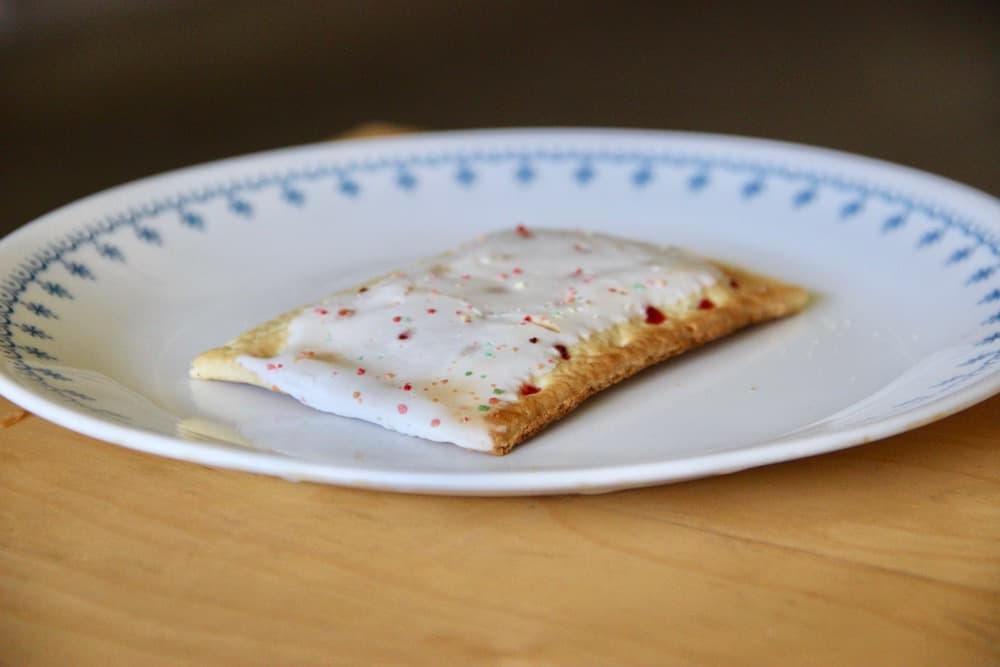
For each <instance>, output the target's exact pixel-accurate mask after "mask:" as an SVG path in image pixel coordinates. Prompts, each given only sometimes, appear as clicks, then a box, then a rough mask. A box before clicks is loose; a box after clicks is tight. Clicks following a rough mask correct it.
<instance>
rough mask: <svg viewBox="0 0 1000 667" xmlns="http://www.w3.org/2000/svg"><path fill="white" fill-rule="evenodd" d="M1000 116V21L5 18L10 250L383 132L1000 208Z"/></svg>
mask: <svg viewBox="0 0 1000 667" xmlns="http://www.w3.org/2000/svg"><path fill="white" fill-rule="evenodd" d="M998 100H1000V3H998V2H972V1H962V0H952V1H951V2H948V3H943V2H921V1H913V2H894V1H892V0H889V1H883V2H870V1H867V2H856V1H852V0H841V1H839V2H836V1H830V0H817V1H816V2H801V1H800V2H760V3H750V2H747V3H717V4H716V3H710V2H679V3H674V2H638V1H637V2H632V1H629V0H619V1H617V2H598V1H595V0H573V1H569V0H520V1H518V0H511V1H506V2H501V1H499V0H480V1H479V2H460V1H458V0H422V1H417V0H357V1H355V2H335V1H331V2H238V1H229V2H227V1H217V2H210V1H199V0H0V196H2V202H3V203H2V206H0V234H2V233H6V232H7V231H10V230H11V229H13V228H15V227H17V226H19V225H21V224H23V223H25V222H27V221H29V220H31V219H32V218H34V217H36V216H38V215H41V214H42V213H45V212H46V211H48V210H51V209H53V208H55V207H57V206H59V205H61V204H64V203H67V202H69V201H72V200H73V199H76V198H78V197H81V196H83V195H86V194H88V193H90V192H93V191H95V190H99V189H103V188H106V187H109V186H112V185H115V184H118V183H121V182H124V181H128V180H132V179H135V178H139V177H142V176H146V175H149V174H153V173H157V172H160V171H164V170H167V169H172V168H176V167H182V166H185V165H188V164H192V163H197V162H203V161H207V160H213V159H216V158H222V157H227V156H231V155H236V154H241V153H246V152H251V151H257V150H262V149H267V148H275V147H280V146H285V145H289V144H299V143H307V142H313V141H318V140H322V139H324V138H328V137H330V136H332V135H335V134H337V133H339V132H342V131H345V130H347V129H349V128H351V127H352V126H355V125H357V124H360V123H362V122H365V121H372V120H381V121H391V122H397V123H403V124H407V125H412V126H418V127H422V128H428V129H451V128H469V127H487V126H489V127H493V126H514V125H532V126H537V125H576V126H582V125H597V126H628V127H647V128H666V129H684V130H700V131H707V132H723V133H734V134H746V135H753V136H762V137H770V138H777V139H784V140H789V141H797V142H804V143H809V144H817V145H822V146H828V147H833V148H838V149H841V150H846V151H851V152H857V153H862V154H866V155H870V156H874V157H878V158H882V159H886V160H891V161H893V162H899V163H903V164H907V165H910V166H914V167H918V168H921V169H925V170H928V171H931V172H934V173H938V174H941V175H943V176H947V177H949V178H953V179H956V180H959V181H963V182H966V183H968V184H970V185H973V186H975V187H978V188H980V189H983V190H986V191H988V192H990V193H992V194H994V195H996V194H998V193H1000V161H998V159H997V155H998V148H1000V103H998Z"/></svg>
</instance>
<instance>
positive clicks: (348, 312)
mask: <svg viewBox="0 0 1000 667" xmlns="http://www.w3.org/2000/svg"><path fill="white" fill-rule="evenodd" d="M337 314H338V315H340V316H341V317H350V316H351V315H353V314H354V311H353V310H352V309H350V308H341V309H340V310H338V311H337Z"/></svg>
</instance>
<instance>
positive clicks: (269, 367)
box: [267, 364, 284, 371]
mask: <svg viewBox="0 0 1000 667" xmlns="http://www.w3.org/2000/svg"><path fill="white" fill-rule="evenodd" d="M279 368H284V366H283V365H281V364H268V365H267V370H269V371H276V370H278V369H279Z"/></svg>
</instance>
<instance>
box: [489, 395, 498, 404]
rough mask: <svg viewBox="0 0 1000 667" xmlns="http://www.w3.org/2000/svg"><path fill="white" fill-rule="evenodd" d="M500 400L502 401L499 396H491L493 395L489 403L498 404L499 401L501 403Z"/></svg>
mask: <svg viewBox="0 0 1000 667" xmlns="http://www.w3.org/2000/svg"><path fill="white" fill-rule="evenodd" d="M499 402H500V399H499V398H497V397H496V396H491V397H490V400H489V401H488V403H489V404H490V405H496V404H497V403H499Z"/></svg>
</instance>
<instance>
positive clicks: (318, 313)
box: [313, 308, 330, 315]
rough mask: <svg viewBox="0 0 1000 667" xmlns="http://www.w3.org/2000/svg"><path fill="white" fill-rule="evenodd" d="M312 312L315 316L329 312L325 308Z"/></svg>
mask: <svg viewBox="0 0 1000 667" xmlns="http://www.w3.org/2000/svg"><path fill="white" fill-rule="evenodd" d="M313 312H314V313H316V314H317V315H326V314H328V313H329V312H330V311H329V310H327V309H326V308H313Z"/></svg>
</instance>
